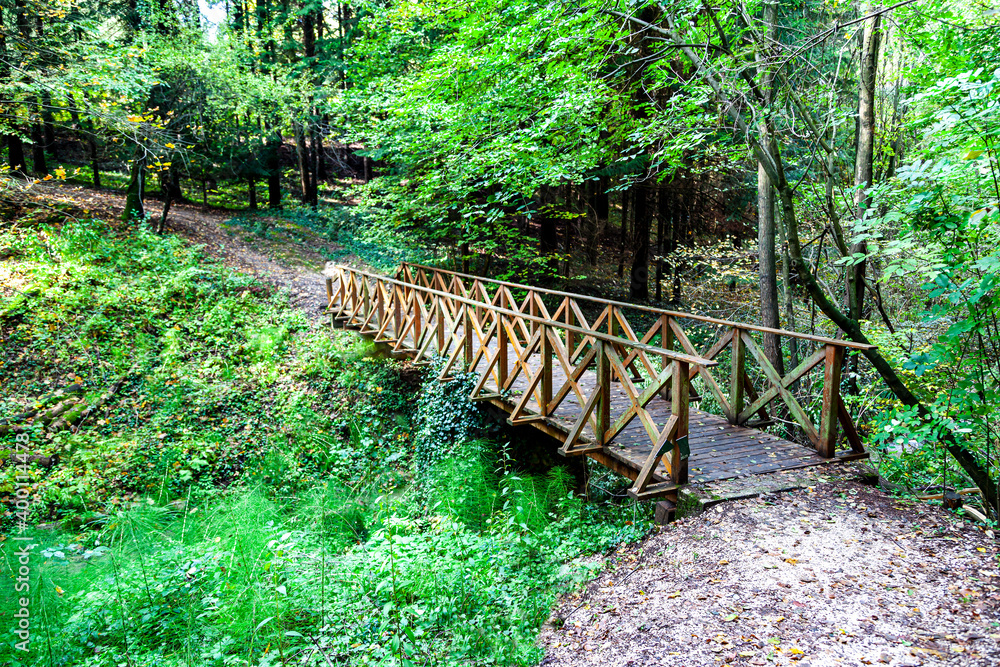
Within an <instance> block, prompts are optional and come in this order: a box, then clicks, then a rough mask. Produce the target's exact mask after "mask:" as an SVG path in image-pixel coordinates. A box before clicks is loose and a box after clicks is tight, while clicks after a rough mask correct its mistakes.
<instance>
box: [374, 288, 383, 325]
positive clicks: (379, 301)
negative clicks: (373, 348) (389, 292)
mask: <svg viewBox="0 0 1000 667" xmlns="http://www.w3.org/2000/svg"><path fill="white" fill-rule="evenodd" d="M383 292H385V287H384V285H383V284H382V281H381V280H376V281H375V307H376V310H378V323H377V324H376V325H375V331H380V330H381V329H382V324H383V323H384V322H385V300H384V299H383V298H382V294H383Z"/></svg>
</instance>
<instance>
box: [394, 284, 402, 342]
mask: <svg viewBox="0 0 1000 667" xmlns="http://www.w3.org/2000/svg"><path fill="white" fill-rule="evenodd" d="M392 294H393V297H392V338H393V340H395V341H397V342H398V341H399V334H400V332H401V331H402V330H403V304H402V303H401V301H402V300H403V288H402V287H400V286H399V285H393V286H392Z"/></svg>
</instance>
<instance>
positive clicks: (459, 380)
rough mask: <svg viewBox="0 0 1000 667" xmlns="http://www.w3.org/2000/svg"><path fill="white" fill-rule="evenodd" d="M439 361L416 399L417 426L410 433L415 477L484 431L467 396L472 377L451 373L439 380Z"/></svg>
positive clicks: (470, 375)
mask: <svg viewBox="0 0 1000 667" xmlns="http://www.w3.org/2000/svg"><path fill="white" fill-rule="evenodd" d="M443 363H444V362H443V360H440V359H438V360H437V361H436V363H435V365H434V366H433V367H432V370H431V372H430V373H428V376H427V379H426V380H425V382H424V383H423V385H422V386H421V388H420V397H419V399H418V401H417V408H416V414H415V419H416V422H417V424H419V427H418V429H417V431H416V433H415V434H414V446H415V448H416V449H415V452H414V462H415V464H416V470H417V475H418V477H419V476H423V475H426V474H427V473H429V472H430V471H431V470H432V469H433V468H434V467H435V466H436V465H437V464H438V463H440V462H442V461H444V460H446V459H448V458H452V457H454V456H456V455H457V454H458V453H459V450H458V448H460V447H464V446H466V443H468V442H470V441H473V440H475V439H476V438H478V437H479V436H480V435H482V434H483V433H484V423H483V420H482V418H481V416H480V415H479V412H478V411H477V410H476V408H475V406H474V405H473V404H472V403H471V402H470V401H469V399H468V397H469V395H470V394H471V393H472V388H473V386H474V385H475V376H474V375H472V374H467V373H455V374H453V377H452V378H451V379H450V380H447V381H445V382H439V381H438V380H437V375H438V374H439V371H440V369H441V368H442V367H443ZM478 453H479V452H472V455H473V456H475V455H477V454H478Z"/></svg>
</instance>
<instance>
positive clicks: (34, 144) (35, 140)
mask: <svg viewBox="0 0 1000 667" xmlns="http://www.w3.org/2000/svg"><path fill="white" fill-rule="evenodd" d="M33 106H34V105H33ZM31 169H32V171H33V172H34V174H35V176H45V175H46V174H48V173H49V166H48V164H47V163H46V161H45V137H44V134H43V130H42V124H41V122H35V123H32V124H31Z"/></svg>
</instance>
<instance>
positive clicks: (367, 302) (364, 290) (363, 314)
mask: <svg viewBox="0 0 1000 667" xmlns="http://www.w3.org/2000/svg"><path fill="white" fill-rule="evenodd" d="M370 312H372V295H371V290H369V289H368V278H367V277H366V276H362V277H361V311H360V312H359V313H358V315H359V316H360V317H358V322H359V323H363V322H364V321H365V320H366V319H367V318H368V313H370ZM363 329H364V327H362V330H363Z"/></svg>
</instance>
